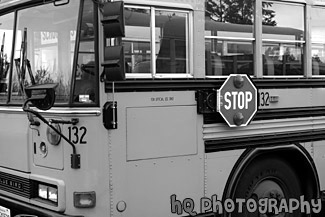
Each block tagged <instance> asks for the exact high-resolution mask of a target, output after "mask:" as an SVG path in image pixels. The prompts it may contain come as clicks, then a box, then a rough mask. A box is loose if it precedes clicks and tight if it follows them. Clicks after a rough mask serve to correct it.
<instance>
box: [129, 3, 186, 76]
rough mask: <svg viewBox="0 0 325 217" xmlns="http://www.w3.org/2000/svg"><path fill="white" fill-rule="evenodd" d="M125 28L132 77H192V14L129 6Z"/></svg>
mask: <svg viewBox="0 0 325 217" xmlns="http://www.w3.org/2000/svg"><path fill="white" fill-rule="evenodd" d="M151 13H154V16H151V15H152V14H151ZM125 25H126V27H125V32H126V34H125V38H123V45H124V48H125V59H126V62H127V69H126V72H127V73H128V74H127V76H128V77H143V76H144V77H159V76H161V77H173V76H174V75H185V76H186V75H188V74H190V70H189V12H185V11H184V12H183V11H178V10H167V9H159V8H155V7H138V6H132V7H131V6H126V8H125ZM153 25H154V26H153Z"/></svg>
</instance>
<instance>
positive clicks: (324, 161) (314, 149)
mask: <svg viewBox="0 0 325 217" xmlns="http://www.w3.org/2000/svg"><path fill="white" fill-rule="evenodd" d="M305 146H307V145H305ZM307 149H308V150H309V153H310V154H311V156H312V157H313V158H314V162H315V165H316V169H317V173H318V177H319V184H320V190H321V191H322V190H325V141H324V140H322V141H315V142H311V143H308V148H307Z"/></svg>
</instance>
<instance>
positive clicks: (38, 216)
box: [0, 195, 83, 217]
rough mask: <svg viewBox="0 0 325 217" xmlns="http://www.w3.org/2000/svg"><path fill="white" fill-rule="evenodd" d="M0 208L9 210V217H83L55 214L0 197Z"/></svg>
mask: <svg viewBox="0 0 325 217" xmlns="http://www.w3.org/2000/svg"><path fill="white" fill-rule="evenodd" d="M0 206H3V207H6V208H8V209H10V213H11V215H10V216H11V217H19V216H24V215H29V216H35V217H83V216H80V215H78V216H71V215H64V214H60V213H56V212H53V211H50V210H47V209H44V208H40V207H37V206H33V205H30V204H27V203H23V202H20V201H17V200H13V199H10V198H7V197H4V196H2V195H0Z"/></svg>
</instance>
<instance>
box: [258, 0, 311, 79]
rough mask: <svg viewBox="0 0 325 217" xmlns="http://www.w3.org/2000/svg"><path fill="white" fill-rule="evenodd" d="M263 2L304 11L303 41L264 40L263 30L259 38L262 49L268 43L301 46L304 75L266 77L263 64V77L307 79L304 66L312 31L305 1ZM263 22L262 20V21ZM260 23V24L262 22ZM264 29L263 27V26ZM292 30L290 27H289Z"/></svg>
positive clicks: (273, 0) (268, 0) (269, 0)
mask: <svg viewBox="0 0 325 217" xmlns="http://www.w3.org/2000/svg"><path fill="white" fill-rule="evenodd" d="M262 2H270V3H275V4H280V5H290V6H293V5H295V6H300V7H302V9H303V18H302V19H303V22H304V23H303V40H285V39H270V38H263V30H262V32H261V35H259V36H258V37H260V38H261V41H262V44H261V46H262V47H261V49H262V48H263V45H264V44H267V43H270V44H272V43H274V44H275V43H276V44H283V45H294V44H300V45H301V46H302V55H303V56H302V57H303V58H302V59H301V65H302V72H303V73H302V75H264V64H263V62H262V63H261V64H262V68H263V69H262V77H263V78H304V77H307V71H306V68H305V67H304V65H305V64H306V62H305V56H306V55H307V52H306V46H307V31H309V30H310V29H307V25H306V22H307V19H306V3H305V2H304V1H301V2H300V1H299V2H290V1H283V2H282V1H276V0H262V1H261V3H262ZM261 21H262V20H261ZM261 21H260V22H261ZM262 28H263V25H262ZM289 28H290V27H289Z"/></svg>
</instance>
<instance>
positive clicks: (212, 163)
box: [205, 149, 244, 200]
mask: <svg viewBox="0 0 325 217" xmlns="http://www.w3.org/2000/svg"><path fill="white" fill-rule="evenodd" d="M243 152H244V149H240V150H232V151H221V152H214V153H207V154H206V168H205V171H206V189H205V191H206V193H205V196H206V197H208V198H210V199H211V200H212V198H211V197H212V196H213V195H216V196H217V198H218V200H222V196H223V192H224V189H225V186H226V183H227V180H228V178H229V177H230V173H231V171H232V169H233V168H234V167H235V164H236V162H237V161H238V159H239V157H240V155H241V154H242V153H243Z"/></svg>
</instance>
